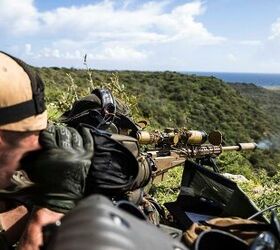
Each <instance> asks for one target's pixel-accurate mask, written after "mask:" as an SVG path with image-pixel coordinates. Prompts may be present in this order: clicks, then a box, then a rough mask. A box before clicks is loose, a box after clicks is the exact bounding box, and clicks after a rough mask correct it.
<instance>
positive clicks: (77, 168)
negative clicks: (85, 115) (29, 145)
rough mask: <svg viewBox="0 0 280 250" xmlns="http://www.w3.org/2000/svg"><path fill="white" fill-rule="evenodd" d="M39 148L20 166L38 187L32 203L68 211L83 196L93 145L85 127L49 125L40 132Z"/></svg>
mask: <svg viewBox="0 0 280 250" xmlns="http://www.w3.org/2000/svg"><path fill="white" fill-rule="evenodd" d="M40 143H41V145H42V148H43V149H42V150H40V151H39V152H36V153H33V154H31V155H29V156H27V157H25V158H24V159H23V161H22V164H23V169H24V170H25V171H26V172H27V174H28V177H29V178H30V180H31V181H32V182H34V183H35V187H36V188H37V190H39V192H38V195H36V197H35V201H34V202H35V204H36V205H38V206H41V207H46V208H49V209H51V210H53V211H56V212H63V213H64V212H67V211H69V210H70V209H72V208H73V207H74V206H75V203H76V202H77V201H78V200H80V199H81V198H82V197H83V194H84V189H85V180H86V176H87V173H88V170H89V167H90V165H91V160H92V157H93V151H94V145H93V138H92V135H91V133H90V131H89V129H87V128H81V130H80V131H79V132H78V131H77V130H75V129H73V128H68V127H62V126H50V127H49V128H48V129H47V130H44V131H43V132H42V133H41V135H40Z"/></svg>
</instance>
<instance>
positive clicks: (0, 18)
mask: <svg viewBox="0 0 280 250" xmlns="http://www.w3.org/2000/svg"><path fill="white" fill-rule="evenodd" d="M38 18H39V13H38V11H37V9H36V8H35V7H34V3H33V0H20V1H18V0H1V1H0V28H1V29H2V34H3V31H6V32H7V33H9V34H15V35H24V34H30V33H34V32H36V31H37V30H38V28H39V19H38Z"/></svg>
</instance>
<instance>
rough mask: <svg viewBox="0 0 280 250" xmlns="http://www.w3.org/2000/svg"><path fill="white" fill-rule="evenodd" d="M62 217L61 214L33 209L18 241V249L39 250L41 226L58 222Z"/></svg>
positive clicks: (41, 238)
mask: <svg viewBox="0 0 280 250" xmlns="http://www.w3.org/2000/svg"><path fill="white" fill-rule="evenodd" d="M62 216H63V214H62V213H57V212H54V211H51V210H49V209H47V208H35V209H34V210H33V212H32V214H31V217H30V221H29V223H28V224H27V227H26V229H25V231H24V233H23V235H22V237H21V239H20V242H19V247H18V249H19V250H39V247H40V246H41V245H42V243H43V234H42V228H43V226H45V225H47V224H49V223H54V222H56V221H58V220H60V219H61V217H62Z"/></svg>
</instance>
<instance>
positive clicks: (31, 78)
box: [0, 52, 47, 188]
mask: <svg viewBox="0 0 280 250" xmlns="http://www.w3.org/2000/svg"><path fill="white" fill-rule="evenodd" d="M46 127H47V111H46V108H45V102H44V84H43V82H42V80H41V78H40V77H39V75H38V74H37V73H35V72H34V71H33V70H32V68H31V67H30V66H28V65H27V64H25V63H24V62H22V61H21V60H19V59H17V58H14V57H12V56H10V55H8V54H5V53H4V52H0V188H3V187H5V186H7V185H8V184H9V178H10V177H11V175H12V174H13V172H14V171H15V170H16V169H18V168H19V161H20V159H21V157H22V156H23V155H24V154H25V153H27V152H29V151H33V150H36V149H38V148H39V147H40V145H39V140H38V137H39V131H40V130H43V129H45V128H46Z"/></svg>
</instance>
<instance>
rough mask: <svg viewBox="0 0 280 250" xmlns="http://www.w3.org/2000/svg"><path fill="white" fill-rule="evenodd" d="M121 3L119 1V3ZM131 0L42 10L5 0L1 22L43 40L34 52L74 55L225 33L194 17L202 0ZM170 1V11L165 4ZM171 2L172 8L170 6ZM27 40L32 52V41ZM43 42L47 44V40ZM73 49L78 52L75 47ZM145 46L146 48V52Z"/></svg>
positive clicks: (130, 56)
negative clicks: (178, 0) (177, 0)
mask: <svg viewBox="0 0 280 250" xmlns="http://www.w3.org/2000/svg"><path fill="white" fill-rule="evenodd" d="M119 3H121V4H119ZM131 5H133V2H132V1H130V0H128V1H127V0H124V1H121V2H118V5H117V4H116V2H114V1H108V0H104V1H101V2H98V3H95V4H90V5H86V6H72V7H67V8H66V7H63V8H57V9H54V10H52V11H45V12H40V11H39V10H38V9H36V8H35V5H34V2H33V0H20V1H18V0H1V1H0V28H5V29H4V30H5V31H6V33H7V34H9V35H10V33H11V32H10V31H12V33H13V34H14V35H20V36H21V37H24V35H25V34H29V36H31V38H32V36H33V37H34V38H35V39H36V40H37V41H39V42H38V43H40V41H44V40H45V38H48V40H50V41H51V42H50V44H48V46H47V48H43V49H41V48H40V47H42V46H40V45H39V44H37V46H33V45H34V44H32V52H33V53H34V55H35V54H37V56H38V55H39V56H40V57H55V58H63V57H65V58H66V59H67V58H73V57H75V56H77V53H76V52H75V51H80V53H81V54H83V53H90V54H92V55H93V57H95V58H98V59H99V60H109V59H114V60H116V59H117V58H119V59H120V60H134V59H139V60H140V59H143V60H144V59H146V58H147V56H148V54H149V53H147V50H146V51H145V50H143V46H147V45H159V46H160V44H169V43H172V45H176V42H180V43H181V44H182V43H184V44H185V45H186V46H200V45H212V44H219V43H221V42H223V41H224V40H225V39H224V38H223V37H219V36H215V35H213V34H212V33H210V32H209V31H208V30H207V29H206V28H205V27H204V25H203V24H202V23H200V22H198V21H197V20H196V17H197V16H199V15H202V14H203V13H204V12H205V5H204V4H203V3H202V2H201V1H194V2H189V3H185V4H181V5H177V6H175V7H174V6H173V7H170V6H171V5H170V1H154V2H148V3H146V4H142V5H137V6H134V8H129V6H131ZM167 6H169V11H166V9H167V8H166V7H167ZM170 8H171V10H170ZM28 44H29V45H28V46H25V51H26V54H29V55H30V52H31V42H28ZM43 47H44V46H43ZM73 51H74V52H73ZM143 51H145V52H143Z"/></svg>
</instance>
